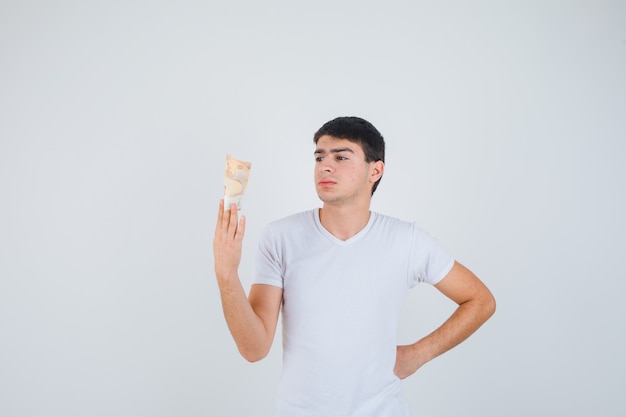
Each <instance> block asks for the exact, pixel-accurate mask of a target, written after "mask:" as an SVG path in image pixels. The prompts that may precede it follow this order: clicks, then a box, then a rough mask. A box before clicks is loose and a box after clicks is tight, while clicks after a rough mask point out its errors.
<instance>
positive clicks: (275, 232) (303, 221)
mask: <svg viewBox="0 0 626 417" xmlns="http://www.w3.org/2000/svg"><path fill="white" fill-rule="evenodd" d="M314 225H315V209H312V210H307V211H302V212H300V213H295V214H291V215H289V216H286V217H283V218H280V219H277V220H273V221H271V222H270V223H268V224H267V225H266V226H265V230H264V232H263V234H264V235H265V236H280V235H285V234H293V232H295V231H304V230H306V229H307V228H310V227H314Z"/></svg>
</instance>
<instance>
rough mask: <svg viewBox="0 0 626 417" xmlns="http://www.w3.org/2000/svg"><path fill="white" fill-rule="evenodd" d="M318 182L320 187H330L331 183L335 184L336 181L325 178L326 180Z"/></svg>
mask: <svg viewBox="0 0 626 417" xmlns="http://www.w3.org/2000/svg"><path fill="white" fill-rule="evenodd" d="M318 184H319V185H320V187H330V186H331V185H335V184H336V182H335V181H331V180H327V179H324V180H320V182H318Z"/></svg>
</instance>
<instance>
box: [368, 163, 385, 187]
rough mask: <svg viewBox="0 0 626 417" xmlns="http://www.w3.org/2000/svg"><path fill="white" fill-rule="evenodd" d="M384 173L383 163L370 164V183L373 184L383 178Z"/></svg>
mask: <svg viewBox="0 0 626 417" xmlns="http://www.w3.org/2000/svg"><path fill="white" fill-rule="evenodd" d="M384 171H385V163H384V162H383V161H376V162H372V163H371V166H370V181H371V182H372V184H373V183H375V182H376V181H378V180H379V179H380V177H382V176H383V172H384Z"/></svg>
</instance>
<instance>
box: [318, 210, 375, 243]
mask: <svg viewBox="0 0 626 417" xmlns="http://www.w3.org/2000/svg"><path fill="white" fill-rule="evenodd" d="M319 214H320V222H321V223H322V226H324V228H325V229H326V230H328V232H330V233H331V234H332V235H333V236H335V237H336V238H337V239H341V240H348V239H350V238H351V237H352V236H354V235H356V234H357V233H359V232H360V231H361V230H363V228H364V227H365V226H366V225H367V222H368V221H369V219H370V210H369V205H367V206H363V207H358V208H355V207H342V206H333V205H329V204H324V206H323V207H322V208H321V209H320V213H319Z"/></svg>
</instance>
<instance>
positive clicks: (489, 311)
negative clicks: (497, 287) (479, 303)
mask: <svg viewBox="0 0 626 417" xmlns="http://www.w3.org/2000/svg"><path fill="white" fill-rule="evenodd" d="M483 311H484V314H485V320H487V319H488V318H490V317H491V316H493V314H494V313H495V312H496V299H495V297H494V296H493V294H491V292H490V293H489V294H488V297H486V299H485V300H484V302H483Z"/></svg>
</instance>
